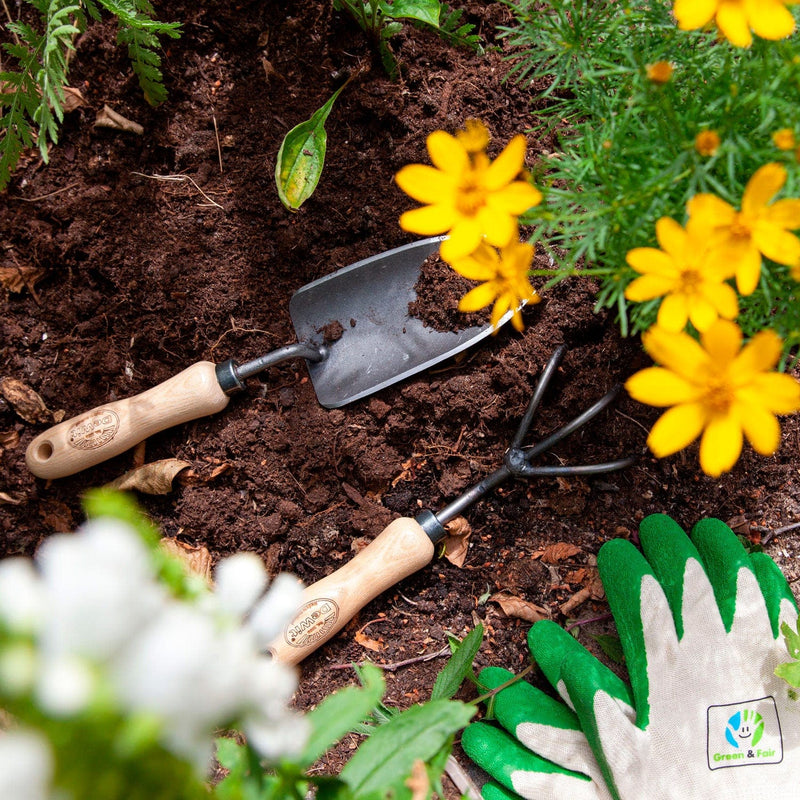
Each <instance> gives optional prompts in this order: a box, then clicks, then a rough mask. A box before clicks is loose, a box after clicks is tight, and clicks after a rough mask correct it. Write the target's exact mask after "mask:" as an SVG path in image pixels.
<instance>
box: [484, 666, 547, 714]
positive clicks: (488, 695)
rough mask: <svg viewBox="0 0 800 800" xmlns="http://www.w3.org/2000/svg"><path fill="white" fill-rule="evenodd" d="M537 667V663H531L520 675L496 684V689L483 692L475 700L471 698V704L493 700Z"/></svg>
mask: <svg viewBox="0 0 800 800" xmlns="http://www.w3.org/2000/svg"><path fill="white" fill-rule="evenodd" d="M535 668H536V665H535V664H533V663H531V664H528V666H527V667H525V669H524V670H522V672H520V673H519V674H518V675H514V676H513V677H512V678H509V679H508V680H507V681H506V682H505V683H501V684H500V685H499V686H496V687H495V688H494V689H490V690H489V691H488V692H487V693H486V694H482V695H481V696H480V697H476V698H475V699H474V700H470V701H469V703H470V705H474V706H477V705H479V704H480V703H485V702H486V701H487V700H491V699H492V698H493V697H494V696H495V695H497V694H499V693H500V692H502V691H503V689H507V688H508V687H509V686H513V685H514V684H515V683H518V682H519V681H521V680H522V679H523V678H524V677H525V676H526V675H528V674H529V673H530V672H533V670H534V669H535Z"/></svg>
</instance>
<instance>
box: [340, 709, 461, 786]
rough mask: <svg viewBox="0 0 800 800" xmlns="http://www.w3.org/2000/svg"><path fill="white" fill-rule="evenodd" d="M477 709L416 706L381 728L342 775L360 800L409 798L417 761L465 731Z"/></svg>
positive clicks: (425, 757) (436, 752)
mask: <svg viewBox="0 0 800 800" xmlns="http://www.w3.org/2000/svg"><path fill="white" fill-rule="evenodd" d="M476 710H477V709H476V708H475V707H474V706H468V705H466V704H464V703H460V702H454V701H452V700H433V701H431V702H429V703H426V704H425V705H419V706H413V707H411V708H409V709H408V710H406V711H403V712H402V713H401V714H398V715H397V716H396V717H395V718H394V719H392V720H391V722H387V723H386V725H381V726H380V727H379V728H377V730H376V731H375V732H374V733H373V734H372V736H370V738H369V739H367V740H366V741H365V742H364V743H363V744H362V745H361V746H360V747H359V749H358V750H357V751H356V754H355V755H354V756H353V757H352V758H351V759H350V761H349V762H348V763H347V765H346V766H345V768H344V769H343V770H342V772H341V776H340V777H341V778H342V780H344V781H346V782H347V783H348V784H349V785H350V788H351V789H352V790H353V794H354V795H355V796H356V797H357V798H366V797H368V796H370V795H372V796H380V797H382V796H384V795H385V794H386V793H387V792H388V791H390V790H391V791H393V792H394V797H395V798H397V799H398V800H400V798H407V797H410V796H411V791H410V790H409V788H408V787H407V786H406V785H405V781H406V779H407V778H408V776H409V774H410V773H411V768H412V766H413V765H414V762H415V761H417V760H422V761H426V762H427V761H429V760H430V759H432V758H434V757H435V756H436V755H437V754H439V753H440V751H441V749H442V747H443V746H444V745H445V744H446V743H447V741H448V739H449V738H450V737H451V736H452V735H453V734H454V733H456V732H457V731H459V730H461V729H462V728H464V726H466V725H467V723H468V722H469V721H470V719H471V718H472V716H473V714H474V713H475V711H476Z"/></svg>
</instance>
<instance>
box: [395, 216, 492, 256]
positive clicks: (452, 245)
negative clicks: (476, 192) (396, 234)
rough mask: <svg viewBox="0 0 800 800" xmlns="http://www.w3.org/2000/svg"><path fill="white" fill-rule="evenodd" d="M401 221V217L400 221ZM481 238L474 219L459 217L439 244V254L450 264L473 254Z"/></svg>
mask: <svg viewBox="0 0 800 800" xmlns="http://www.w3.org/2000/svg"><path fill="white" fill-rule="evenodd" d="M409 213H410V212H409ZM404 216H405V215H404ZM402 219H403V218H402V217H401V218H400V220H401V221H402ZM417 233H419V231H417ZM482 236H483V232H482V231H481V226H480V224H479V223H478V220H477V219H476V218H475V217H461V218H459V219H457V220H456V221H455V222H454V224H453V225H452V227H451V228H450V237H449V238H447V239H445V240H444V241H443V242H442V243H441V245H440V246H439V253H440V254H441V256H442V258H443V259H444V260H445V261H447V263H448V264H452V263H453V262H454V261H457V260H458V259H460V258H464V256H468V255H469V254H470V253H474V252H475V250H476V249H477V247H478V245H479V244H480V243H481V239H482Z"/></svg>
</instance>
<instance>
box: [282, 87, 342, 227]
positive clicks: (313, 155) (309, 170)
mask: <svg viewBox="0 0 800 800" xmlns="http://www.w3.org/2000/svg"><path fill="white" fill-rule="evenodd" d="M350 80H352V78H350V79H348V80H347V81H346V82H345V83H343V84H342V85H341V86H340V87H339V88H338V89H337V90H336V91H335V92H334V93H333V94H332V95H331V97H330V98H329V100H328V102H327V103H325V105H324V106H322V108H319V109H317V110H316V111H315V112H314V114H313V115H312V116H311V119H307V120H306V121H305V122H301V123H300V124H299V125H295V126H294V128H292V129H291V130H290V131H289V133H287V134H286V136H285V137H284V139H283V142H282V143H281V148H280V150H279V151H278V158H277V161H276V164H275V184H276V185H277V187H278V196H279V197H280V199H281V202H282V203H283V204H284V206H286V208H288V209H289V210H290V211H297V209H298V208H300V206H301V205H302V204H303V203H304V202H305V201H306V200H308V198H309V197H311V195H312V194H314V190H315V189H316V188H317V184H318V183H319V179H320V177H321V176H322V168H323V167H324V165H325V151H326V150H327V147H328V133H327V131H326V130H325V122H326V121H327V119H328V116H329V115H330V113H331V109H332V108H333V104H334V103H335V102H336V98H337V97H339V95H340V94H341V92H342V90H343V89H344V87H345V86H347V84H348V83H350Z"/></svg>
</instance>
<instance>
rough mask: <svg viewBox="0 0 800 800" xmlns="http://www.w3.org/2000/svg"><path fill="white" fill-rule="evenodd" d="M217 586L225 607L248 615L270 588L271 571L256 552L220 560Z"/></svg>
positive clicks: (215, 582) (216, 574)
mask: <svg viewBox="0 0 800 800" xmlns="http://www.w3.org/2000/svg"><path fill="white" fill-rule="evenodd" d="M214 584H215V590H214V594H215V595H216V597H217V601H218V603H219V605H220V606H221V608H222V609H223V610H224V611H227V612H229V613H231V614H235V615H236V616H244V614H246V613H247V612H248V611H249V610H250V609H251V608H252V607H253V605H254V604H255V602H256V600H258V598H259V597H261V595H262V594H263V592H264V589H266V588H267V570H266V568H265V567H264V562H263V561H262V560H261V559H260V558H259V557H258V556H257V555H256V554H255V553H236V554H235V555H232V556H230V557H229V558H226V559H224V560H223V561H220V563H219V565H218V566H217V568H216V570H215V573H214Z"/></svg>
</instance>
